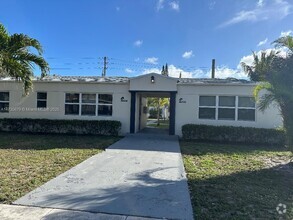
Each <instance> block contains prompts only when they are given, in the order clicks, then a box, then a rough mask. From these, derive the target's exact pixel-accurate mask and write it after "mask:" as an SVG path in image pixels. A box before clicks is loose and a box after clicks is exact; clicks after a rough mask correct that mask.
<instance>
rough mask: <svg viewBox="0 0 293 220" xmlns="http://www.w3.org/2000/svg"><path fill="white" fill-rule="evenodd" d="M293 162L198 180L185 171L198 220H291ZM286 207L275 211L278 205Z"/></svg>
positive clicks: (292, 208)
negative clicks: (284, 209)
mask: <svg viewBox="0 0 293 220" xmlns="http://www.w3.org/2000/svg"><path fill="white" fill-rule="evenodd" d="M292 169H293V164H292V163H290V164H287V165H279V166H276V167H273V168H269V169H262V170H257V171H248V172H240V173H235V174H231V175H227V176H218V177H212V178H205V179H199V178H197V177H196V176H195V174H193V173H189V174H188V179H189V182H188V184H189V188H190V190H191V194H192V203H193V209H194V212H195V213H196V215H197V217H198V219H279V218H281V217H282V218H281V219H292V218H293V187H292V186H293V172H292ZM280 203H282V204H285V205H286V206H287V210H286V213H284V214H283V215H280V214H278V212H277V211H276V207H277V206H278V204H280Z"/></svg>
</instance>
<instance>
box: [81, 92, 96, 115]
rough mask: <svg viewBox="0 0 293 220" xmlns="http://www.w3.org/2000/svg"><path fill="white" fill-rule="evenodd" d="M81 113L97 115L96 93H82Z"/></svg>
mask: <svg viewBox="0 0 293 220" xmlns="http://www.w3.org/2000/svg"><path fill="white" fill-rule="evenodd" d="M81 115H93V116H95V115H96V94H82V105H81Z"/></svg>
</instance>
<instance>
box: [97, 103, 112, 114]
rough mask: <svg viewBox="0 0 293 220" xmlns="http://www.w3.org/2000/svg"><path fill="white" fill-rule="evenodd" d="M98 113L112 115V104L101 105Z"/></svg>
mask: <svg viewBox="0 0 293 220" xmlns="http://www.w3.org/2000/svg"><path fill="white" fill-rule="evenodd" d="M98 115H105V116H111V115H112V105H99V108H98Z"/></svg>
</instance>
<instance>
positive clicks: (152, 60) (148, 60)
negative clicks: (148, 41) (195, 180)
mask: <svg viewBox="0 0 293 220" xmlns="http://www.w3.org/2000/svg"><path fill="white" fill-rule="evenodd" d="M158 60H159V59H158V58H157V57H149V58H146V59H145V60H144V62H146V63H150V64H158Z"/></svg>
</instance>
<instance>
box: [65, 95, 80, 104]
mask: <svg viewBox="0 0 293 220" xmlns="http://www.w3.org/2000/svg"><path fill="white" fill-rule="evenodd" d="M65 102H66V103H79V93H66V96H65Z"/></svg>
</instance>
